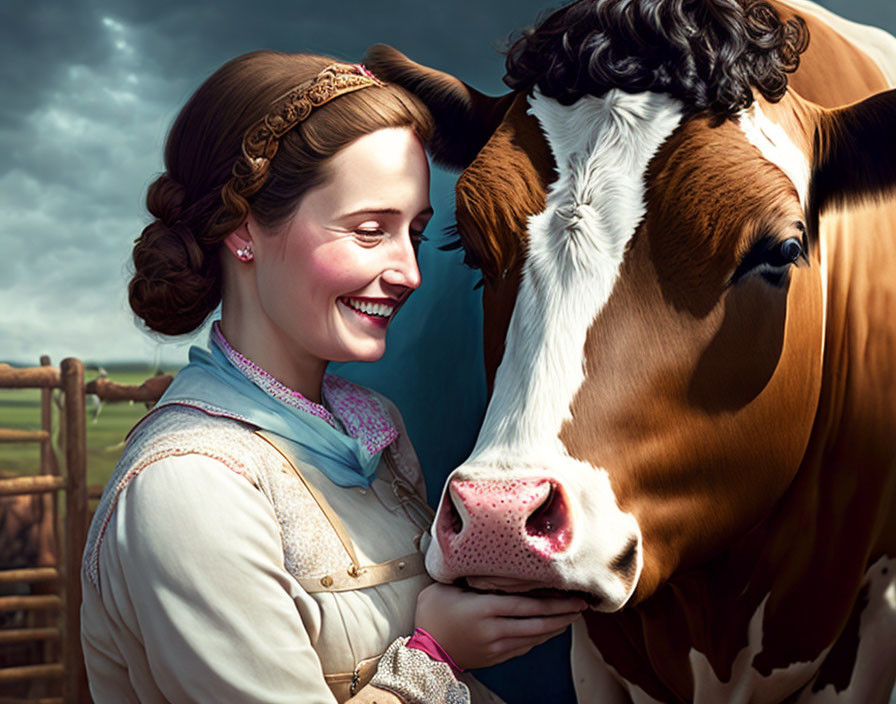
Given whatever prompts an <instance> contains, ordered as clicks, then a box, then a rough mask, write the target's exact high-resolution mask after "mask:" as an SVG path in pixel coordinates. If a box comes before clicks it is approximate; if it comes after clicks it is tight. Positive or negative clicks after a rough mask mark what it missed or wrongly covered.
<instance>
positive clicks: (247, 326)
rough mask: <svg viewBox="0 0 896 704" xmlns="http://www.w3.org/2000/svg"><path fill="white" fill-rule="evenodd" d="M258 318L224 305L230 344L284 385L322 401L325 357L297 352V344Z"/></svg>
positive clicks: (224, 323) (223, 320)
mask: <svg viewBox="0 0 896 704" xmlns="http://www.w3.org/2000/svg"><path fill="white" fill-rule="evenodd" d="M266 322H267V321H264V322H263V321H259V320H258V318H256V317H251V316H240V315H239V314H238V312H235V311H233V309H232V308H230V309H229V310H228V307H227V306H223V307H222V311H221V322H220V326H221V333H222V334H223V335H224V338H225V339H226V340H227V342H228V343H229V344H230V346H231V347H232V348H233V349H234V350H236V351H237V352H239V353H240V354H241V355H243V356H244V357H246V358H247V359H249V360H251V361H252V362H253V363H254V364H256V365H258V366H259V367H261V368H262V369H263V370H264V371H266V372H267V373H268V374H270V375H271V376H272V377H274V378H275V379H276V380H277V381H279V382H280V383H281V384H283V385H284V386H287V387H288V388H290V389H292V390H293V391H298V392H299V393H300V394H302V396H304V397H305V398H307V399H308V400H309V401H312V402H314V403H321V402H322V400H321V384H322V383H323V378H324V373H325V372H326V369H327V363H326V361H325V360H320V359H317V358H316V357H313V356H311V355H300V354H295V353H294V347H295V343H294V342H291V341H289V340H285V339H283V338H282V336H281V335H282V334H281V333H278V331H277V330H276V329H274V328H272V327H271V326H270V324H269V323H268V324H265V323H266Z"/></svg>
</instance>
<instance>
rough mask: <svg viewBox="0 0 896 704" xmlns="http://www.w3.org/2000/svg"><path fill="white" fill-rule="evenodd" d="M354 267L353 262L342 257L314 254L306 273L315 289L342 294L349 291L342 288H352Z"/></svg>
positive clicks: (308, 263)
mask: <svg viewBox="0 0 896 704" xmlns="http://www.w3.org/2000/svg"><path fill="white" fill-rule="evenodd" d="M352 269H353V267H352V265H351V262H347V261H345V259H344V258H341V257H335V256H312V257H310V258H309V261H308V262H307V266H306V267H305V273H306V275H307V276H308V277H309V279H310V280H309V282H308V283H309V284H310V285H311V287H312V288H313V289H314V290H320V292H321V293H329V294H334V293H335V294H336V295H340V294H342V293H347V292H348V290H341V289H343V288H346V287H347V288H349V289H350V288H352V279H353V277H352Z"/></svg>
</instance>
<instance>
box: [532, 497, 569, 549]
mask: <svg viewBox="0 0 896 704" xmlns="http://www.w3.org/2000/svg"><path fill="white" fill-rule="evenodd" d="M526 533H528V534H529V535H532V536H540V537H545V538H548V539H549V540H550V541H551V547H552V548H553V549H554V551H558V552H559V551H560V550H564V549H565V548H566V547H567V545H569V539H570V530H569V508H568V506H567V503H566V499H565V497H564V496H563V492H562V491H561V490H560V489H559V488H558V487H557V485H556V484H554V483H553V482H551V489H550V491H549V492H548V495H547V496H546V497H545V499H544V501H543V502H542V503H541V505H540V506H538V507H537V508H536V509H535V510H534V511H533V512H532V514H531V515H530V516H529V518H528V519H527V520H526Z"/></svg>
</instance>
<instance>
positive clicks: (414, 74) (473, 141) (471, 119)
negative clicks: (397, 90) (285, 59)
mask: <svg viewBox="0 0 896 704" xmlns="http://www.w3.org/2000/svg"><path fill="white" fill-rule="evenodd" d="M364 63H365V64H366V65H367V67H368V68H369V69H370V70H371V71H373V73H374V74H375V75H376V76H377V77H378V78H381V79H383V80H384V81H387V82H389V83H397V84H398V85H400V86H401V87H402V88H405V89H406V90H408V91H410V92H411V93H413V94H414V95H416V96H417V97H419V98H420V100H421V101H423V103H424V104H425V105H426V106H427V107H428V108H429V111H430V112H431V113H432V116H433V119H434V120H435V124H436V130H435V133H434V134H433V137H432V140H431V141H430V143H429V145H428V147H429V152H430V154H432V157H433V159H434V160H435V161H436V162H437V163H439V164H441V165H443V166H447V167H449V168H453V169H463V168H466V167H467V166H469V164H470V162H472V161H473V159H475V158H476V155H477V154H478V153H479V150H480V149H482V147H483V146H485V143H486V142H487V141H488V140H489V138H490V137H491V135H492V133H493V132H494V131H495V128H497V126H498V125H499V124H501V120H502V119H503V118H504V113H505V112H507V109H508V108H509V107H510V104H511V102H513V96H514V94H513V93H508V94H507V95H504V96H501V97H500V98H493V97H490V96H487V95H484V94H482V93H480V92H479V91H478V90H476V89H475V88H471V87H470V86H468V85H467V84H466V83H464V82H463V81H461V80H459V79H457V78H455V77H454V76H452V75H451V74H448V73H444V72H442V71H437V70H436V69H432V68H427V67H426V66H421V65H420V64H418V63H415V62H413V61H411V60H410V59H409V58H408V57H406V56H405V55H404V54H402V53H401V52H400V51H398V50H397V49H393V48H392V47H391V46H388V45H386V44H375V45H373V46H372V47H370V48H369V49H368V50H367V55H366V56H365V57H364Z"/></svg>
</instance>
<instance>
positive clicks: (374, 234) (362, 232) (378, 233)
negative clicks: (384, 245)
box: [355, 227, 385, 239]
mask: <svg viewBox="0 0 896 704" xmlns="http://www.w3.org/2000/svg"><path fill="white" fill-rule="evenodd" d="M355 234H356V235H358V236H360V237H363V238H365V239H376V238H378V237H382V236H383V235H384V234H385V231H384V230H383V229H382V228H379V227H359V228H358V229H357V230H355Z"/></svg>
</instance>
